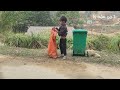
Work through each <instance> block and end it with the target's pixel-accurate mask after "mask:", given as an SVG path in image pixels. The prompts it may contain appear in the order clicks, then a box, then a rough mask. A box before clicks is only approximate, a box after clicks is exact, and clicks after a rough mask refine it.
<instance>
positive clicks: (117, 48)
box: [108, 34, 120, 53]
mask: <svg viewBox="0 0 120 90" xmlns="http://www.w3.org/2000/svg"><path fill="white" fill-rule="evenodd" d="M108 49H109V50H110V51H113V52H119V53H120V34H118V35H116V36H114V37H112V38H111V40H110V44H109V46H108Z"/></svg>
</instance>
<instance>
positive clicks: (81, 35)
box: [73, 29, 87, 56]
mask: <svg viewBox="0 0 120 90" xmlns="http://www.w3.org/2000/svg"><path fill="white" fill-rule="evenodd" d="M86 38H87V30H85V29H75V30H73V56H85V50H86Z"/></svg>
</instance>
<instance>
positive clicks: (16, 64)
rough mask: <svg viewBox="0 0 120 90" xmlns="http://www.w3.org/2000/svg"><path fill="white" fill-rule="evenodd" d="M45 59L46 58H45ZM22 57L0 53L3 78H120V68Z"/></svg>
mask: <svg viewBox="0 0 120 90" xmlns="http://www.w3.org/2000/svg"><path fill="white" fill-rule="evenodd" d="M43 59H45V58H43ZM43 59H39V58H32V59H31V58H21V57H10V56H4V55H0V78H1V79H120V69H119V68H115V67H107V66H103V65H98V64H88V63H84V62H81V63H76V62H73V61H67V60H64V61H63V60H61V59H59V60H54V59H49V60H48V58H47V57H46V60H43Z"/></svg>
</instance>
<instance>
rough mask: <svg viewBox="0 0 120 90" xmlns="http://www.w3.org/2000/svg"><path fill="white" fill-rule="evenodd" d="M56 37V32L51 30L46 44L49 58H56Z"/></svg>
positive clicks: (54, 29)
mask: <svg viewBox="0 0 120 90" xmlns="http://www.w3.org/2000/svg"><path fill="white" fill-rule="evenodd" d="M56 36H57V30H56V28H52V30H51V34H50V40H49V43H48V55H49V57H51V58H57V57H58V54H57V43H56Z"/></svg>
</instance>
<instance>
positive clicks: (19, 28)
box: [12, 23, 28, 33]
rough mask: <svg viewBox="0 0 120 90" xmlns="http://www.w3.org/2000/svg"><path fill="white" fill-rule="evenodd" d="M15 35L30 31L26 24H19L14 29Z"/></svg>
mask: <svg viewBox="0 0 120 90" xmlns="http://www.w3.org/2000/svg"><path fill="white" fill-rule="evenodd" d="M12 29H13V32H14V33H25V32H27V30H28V26H27V24H26V23H18V24H16V25H14V26H13V27H12Z"/></svg>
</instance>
